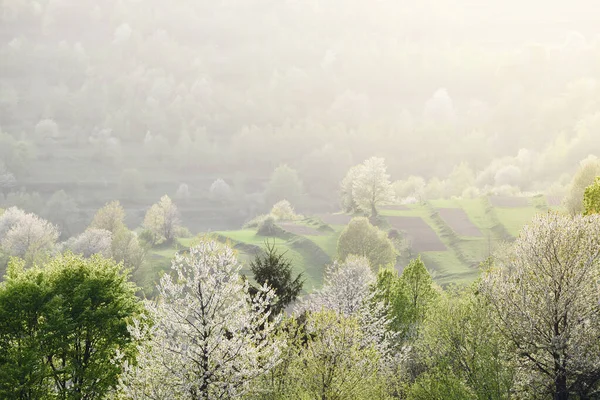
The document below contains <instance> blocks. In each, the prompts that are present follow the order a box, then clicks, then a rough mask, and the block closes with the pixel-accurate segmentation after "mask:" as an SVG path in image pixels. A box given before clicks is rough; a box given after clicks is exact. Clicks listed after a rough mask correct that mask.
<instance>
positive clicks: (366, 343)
mask: <svg viewBox="0 0 600 400" xmlns="http://www.w3.org/2000/svg"><path fill="white" fill-rule="evenodd" d="M281 336H284V337H286V338H287V342H288V346H287V347H286V349H285V352H284V353H283V359H282V362H281V364H280V365H279V366H278V367H277V368H276V369H275V370H274V371H273V373H272V374H271V375H268V376H267V377H266V379H262V381H261V382H260V383H261V385H260V386H261V387H260V389H261V390H260V391H258V393H259V395H257V396H256V397H255V398H257V399H258V398H259V399H291V398H294V399H321V400H338V399H339V400H341V399H364V400H367V399H368V400H371V399H385V398H388V396H387V390H388V385H387V380H388V378H389V376H390V375H389V372H390V369H389V368H388V366H387V364H386V362H385V361H384V358H385V357H384V356H383V355H382V354H381V353H380V352H379V351H378V349H377V347H376V346H375V345H374V344H372V343H371V342H370V339H369V338H368V336H369V332H366V331H365V330H363V329H362V327H361V324H360V322H359V321H358V319H357V318H355V317H352V316H350V317H347V316H343V315H340V314H338V313H336V312H335V311H332V310H323V311H319V312H310V313H307V314H305V315H304V316H302V317H301V318H299V319H298V320H294V319H292V320H288V321H287V322H286V325H285V329H284V330H282V331H281Z"/></svg>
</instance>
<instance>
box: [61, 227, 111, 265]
mask: <svg viewBox="0 0 600 400" xmlns="http://www.w3.org/2000/svg"><path fill="white" fill-rule="evenodd" d="M112 236H113V235H112V233H111V232H110V231H107V230H106V229H95V228H91V229H87V230H86V231H85V232H83V233H81V234H80V235H78V236H76V237H74V238H71V239H69V240H68V241H67V242H66V243H65V246H66V247H67V248H68V249H69V250H71V251H72V252H73V253H74V254H81V255H82V256H84V257H86V258H88V257H91V256H92V255H93V254H100V255H102V256H103V257H106V258H109V257H111V255H112V252H111V247H112Z"/></svg>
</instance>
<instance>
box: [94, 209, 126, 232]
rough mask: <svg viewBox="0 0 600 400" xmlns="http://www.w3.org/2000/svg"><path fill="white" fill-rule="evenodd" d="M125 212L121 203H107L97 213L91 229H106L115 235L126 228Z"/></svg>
mask: <svg viewBox="0 0 600 400" xmlns="http://www.w3.org/2000/svg"><path fill="white" fill-rule="evenodd" d="M124 220H125V210H124V209H123V206H121V203H119V201H111V202H110V203H106V204H105V205H104V206H103V207H102V208H101V209H99V210H98V211H96V214H95V215H94V218H93V219H92V222H91V223H90V226H89V227H90V228H95V229H106V230H107V231H109V232H111V233H112V234H113V235H114V234H115V233H116V232H117V231H118V230H120V229H122V228H124V227H125V223H124Z"/></svg>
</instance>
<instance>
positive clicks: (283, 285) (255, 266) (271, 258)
mask: <svg viewBox="0 0 600 400" xmlns="http://www.w3.org/2000/svg"><path fill="white" fill-rule="evenodd" d="M250 270H251V271H252V274H253V276H254V280H255V281H256V283H257V284H258V285H259V286H261V287H262V286H264V285H267V286H269V287H270V288H272V289H273V290H274V291H275V296H276V297H275V299H274V302H273V305H272V308H271V310H272V314H274V315H277V314H279V313H281V312H282V311H283V310H285V308H286V307H287V306H288V305H289V304H291V303H292V302H294V301H295V300H296V298H297V297H298V295H299V294H300V292H301V291H302V286H303V284H304V279H303V277H302V273H300V274H298V275H296V277H295V278H292V262H291V260H290V259H289V258H287V257H286V256H285V252H284V253H280V252H278V251H277V249H276V248H275V243H270V242H269V241H267V242H266V243H265V251H264V253H263V254H257V255H256V256H255V257H254V260H253V261H251V262H250Z"/></svg>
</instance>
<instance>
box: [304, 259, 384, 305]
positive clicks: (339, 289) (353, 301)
mask: <svg viewBox="0 0 600 400" xmlns="http://www.w3.org/2000/svg"><path fill="white" fill-rule="evenodd" d="M324 281H325V282H324V284H323V288H322V289H321V290H318V291H316V292H315V293H314V294H313V295H311V296H310V303H311V305H310V309H311V310H313V311H318V310H320V309H323V308H325V309H328V310H334V311H335V312H337V313H339V314H342V315H345V316H350V315H354V314H356V313H357V312H358V311H359V310H360V309H361V308H362V307H364V306H365V305H366V304H367V303H368V301H369V299H370V296H371V285H372V284H373V283H375V275H374V274H373V271H371V267H370V266H369V260H367V259H366V258H364V257H359V256H354V255H349V256H348V257H347V258H346V260H345V261H344V262H339V261H335V262H334V263H333V264H332V265H331V266H329V267H327V269H326V271H325V277H324Z"/></svg>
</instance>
